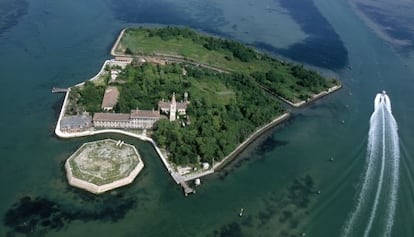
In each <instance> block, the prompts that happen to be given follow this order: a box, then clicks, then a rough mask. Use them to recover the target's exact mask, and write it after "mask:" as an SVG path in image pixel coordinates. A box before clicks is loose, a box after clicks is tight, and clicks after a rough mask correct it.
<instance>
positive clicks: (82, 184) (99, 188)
mask: <svg viewBox="0 0 414 237" xmlns="http://www.w3.org/2000/svg"><path fill="white" fill-rule="evenodd" d="M65 168H66V177H67V179H68V182H69V184H70V185H72V186H74V187H78V188H81V189H84V190H87V191H89V192H92V193H95V194H100V193H104V192H106V191H109V190H112V189H115V188H119V187H121V186H125V185H128V184H130V183H132V182H133V181H134V179H135V177H136V176H137V175H138V174H139V172H141V170H142V169H143V168H144V163H143V162H142V160H141V159H139V163H138V164H137V166H136V167H135V169H134V170H132V172H131V173H130V174H129V175H128V177H125V178H122V179H120V180H116V181H114V182H111V183H109V184H104V185H96V184H93V183H89V182H87V181H85V180H81V179H78V178H75V177H73V174H72V169H71V167H70V165H69V159H68V160H66V163H65Z"/></svg>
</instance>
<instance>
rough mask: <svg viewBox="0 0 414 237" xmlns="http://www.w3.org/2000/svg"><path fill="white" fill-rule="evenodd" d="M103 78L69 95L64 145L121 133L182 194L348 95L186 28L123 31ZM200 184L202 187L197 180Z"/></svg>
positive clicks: (300, 70)
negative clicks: (328, 99) (321, 103)
mask: <svg viewBox="0 0 414 237" xmlns="http://www.w3.org/2000/svg"><path fill="white" fill-rule="evenodd" d="M111 54H112V55H113V56H114V59H110V60H107V61H105V63H104V65H103V66H102V68H101V70H100V72H99V73H98V74H97V75H96V76H94V77H93V78H91V79H90V80H87V81H85V82H82V83H80V84H78V85H75V86H73V87H71V88H68V89H67V90H66V89H58V88H55V91H56V92H59V91H64V92H66V96H65V99H64V102H63V106H62V110H61V113H60V115H59V120H58V123H57V126H56V129H55V133H56V134H57V136H59V137H63V138H69V137H79V136H88V135H94V134H100V133H121V134H125V135H128V136H133V137H136V138H139V139H142V140H145V141H148V142H150V143H151V144H152V145H153V146H154V148H155V150H156V152H157V153H158V155H159V156H160V158H161V159H162V161H163V164H164V165H165V167H166V168H167V170H168V172H169V173H170V175H171V177H172V178H173V179H174V180H175V182H176V183H177V184H180V185H181V186H182V187H183V189H184V191H185V194H188V193H192V192H194V191H195V190H194V189H193V188H191V187H190V186H189V185H188V183H187V182H188V181H190V180H195V179H198V178H200V177H202V176H205V175H208V174H211V173H213V172H214V171H215V170H217V169H218V168H219V167H221V166H223V165H224V164H225V163H226V162H228V161H229V160H231V158H233V157H235V156H236V155H237V154H238V153H239V152H240V151H241V150H243V149H244V148H245V147H246V145H248V144H249V143H251V142H252V141H253V140H254V139H255V138H256V137H257V136H260V135H261V134H262V133H263V132H265V131H266V130H267V129H268V128H271V127H273V126H275V125H276V124H278V123H280V122H281V121H283V120H285V119H287V118H288V117H289V112H288V109H287V106H295V107H299V106H303V105H305V104H307V103H309V102H311V101H313V100H315V99H317V98H319V97H321V96H324V95H327V94H329V93H331V92H333V91H336V90H338V89H339V88H341V84H340V83H339V81H338V80H337V79H334V78H325V77H323V76H321V75H320V74H319V73H317V72H315V71H313V70H309V69H306V68H305V67H303V65H297V64H293V63H289V62H285V61H281V60H277V59H275V58H272V57H270V56H268V55H266V54H264V53H261V52H258V51H257V50H255V49H253V48H250V47H248V46H246V45H244V44H242V43H239V42H236V41H232V40H228V39H222V38H217V37H212V36H207V35H203V34H201V33H198V32H196V31H194V30H191V29H188V28H181V27H163V28H144V27H138V28H127V29H124V30H122V31H121V33H120V35H119V37H118V38H117V40H116V42H115V44H114V46H113V48H112V49H111ZM197 181H198V182H197V183H199V180H197Z"/></svg>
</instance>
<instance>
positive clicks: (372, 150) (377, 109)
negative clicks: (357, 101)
mask: <svg viewBox="0 0 414 237" xmlns="http://www.w3.org/2000/svg"><path fill="white" fill-rule="evenodd" d="M397 130H398V127H397V123H396V121H395V119H394V117H393V115H392V113H391V102H390V99H389V97H388V95H387V94H386V93H385V91H383V92H382V93H379V94H377V95H376V97H375V100H374V112H373V113H372V115H371V119H370V128H369V134H368V147H367V162H366V166H365V173H364V176H363V179H362V184H361V188H360V194H359V197H358V199H357V201H356V204H355V207H354V209H353V210H352V212H351V213H350V215H349V217H348V220H347V222H346V223H345V227H344V230H343V234H342V236H344V237H347V236H364V237H368V236H391V231H392V226H393V224H394V215H395V209H396V204H397V197H398V183H399V160H400V149H399V139H398V133H397Z"/></svg>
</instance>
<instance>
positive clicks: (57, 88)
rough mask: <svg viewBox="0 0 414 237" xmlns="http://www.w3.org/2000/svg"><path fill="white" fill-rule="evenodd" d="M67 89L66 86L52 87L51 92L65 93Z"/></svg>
mask: <svg viewBox="0 0 414 237" xmlns="http://www.w3.org/2000/svg"><path fill="white" fill-rule="evenodd" d="M67 91H68V89H67V88H59V87H53V88H52V93H66V92H67Z"/></svg>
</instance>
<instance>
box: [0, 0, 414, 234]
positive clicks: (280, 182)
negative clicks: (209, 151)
mask: <svg viewBox="0 0 414 237" xmlns="http://www.w3.org/2000/svg"><path fill="white" fill-rule="evenodd" d="M119 2H121V3H122V1H119ZM130 2H132V3H131V4H132V5H131V6H129V7H130V11H124V12H121V13H125V14H120V13H119V12H120V11H121V9H122V7H121V8H120V6H119V5H117V4H115V1H109V0H108V1H98V0H90V1H86V2H82V3H79V2H72V1H59V2H56V1H50V0H41V1H36V2H30V5H29V10H28V13H27V15H25V16H22V17H21V18H20V21H19V23H18V24H17V25H15V26H13V27H11V28H9V29H8V30H7V31H5V32H2V33H1V35H0V56H1V64H0V71H1V72H2V73H1V76H0V80H1V82H2V88H3V91H2V93H1V94H0V97H1V100H0V106H1V108H2V117H1V123H0V128H1V130H0V131H2V133H3V134H4V136H2V138H1V143H0V144H1V145H0V162H1V165H0V174H1V177H2V179H0V185H1V186H2V187H4V188H3V191H2V192H1V193H0V213H1V215H2V216H3V217H4V215H5V213H6V212H7V211H8V210H10V209H11V208H13V206H12V205H13V204H14V203H18V202H19V200H21V199H22V198H23V197H25V196H29V197H31V201H33V200H35V199H36V198H42V199H38V200H37V201H34V202H28V203H29V204H31V205H26V204H27V203H26V204H25V205H26V206H25V205H22V206H25V207H30V208H28V209H25V212H19V213H18V214H16V213H15V214H16V216H15V218H13V222H12V223H9V224H8V225H5V223H4V222H2V223H1V225H2V226H1V227H0V236H6V234H7V233H9V234H13V233H16V232H17V231H18V230H17V228H16V226H20V227H22V226H23V227H25V226H28V225H30V223H28V222H29V221H30V218H32V219H41V221H40V222H39V223H38V224H37V225H34V226H36V227H35V228H32V229H29V230H28V232H29V233H30V231H33V232H34V233H35V234H38V235H39V236H42V235H45V236H83V235H88V236H92V235H93V236H95V235H100V236H136V235H137V234H141V236H220V235H221V236H243V235H244V236H289V235H296V236H299V234H301V233H303V232H306V233H307V236H338V235H339V234H340V233H341V230H342V228H343V225H344V222H345V221H346V219H347V216H348V215H349V212H350V210H351V209H352V207H353V205H354V203H355V200H356V198H357V195H358V193H357V190H358V183H359V180H360V177H361V175H362V172H363V169H364V164H365V155H366V143H367V137H368V136H367V133H368V129H369V121H368V120H369V117H370V115H371V113H372V111H373V99H374V96H375V94H376V93H377V92H378V91H380V90H382V89H386V90H387V92H388V94H389V96H390V98H391V102H392V105H393V113H394V116H395V117H396V120H397V123H398V125H399V134H400V144H401V153H402V154H401V170H400V180H401V183H400V190H399V194H398V204H397V213H396V219H395V225H394V232H393V236H413V235H414V229H413V227H412V226H411V220H413V219H414V214H413V213H414V206H413V204H412V200H413V198H414V189H413V187H414V179H413V177H414V176H413V170H414V163H413V161H412V158H411V156H412V154H413V149H414V148H412V146H411V144H413V142H414V141H413V135H412V133H411V131H413V127H412V126H413V125H412V123H411V120H412V119H411V118H412V116H413V115H414V110H413V108H412V107H410V106H409V101H411V100H410V99H411V98H410V96H411V94H412V91H414V90H413V89H414V88H413V86H414V85H413V83H412V78H413V76H414V72H413V71H412V68H414V65H411V64H412V63H410V62H413V61H409V60H406V59H404V58H402V57H400V56H399V55H398V54H396V53H395V52H394V51H393V49H392V47H390V46H389V45H387V44H385V43H384V42H383V41H381V40H380V39H379V38H378V37H377V36H376V35H374V34H373V33H372V32H371V31H370V30H369V29H368V28H367V27H366V26H365V25H364V24H363V22H361V21H360V20H359V19H358V18H357V17H356V15H355V14H354V13H353V12H352V11H351V9H350V8H349V6H348V4H347V3H346V1H341V0H338V1H327V0H314V3H315V7H316V9H317V10H318V11H319V12H320V13H321V15H322V16H323V17H324V18H325V19H326V22H328V23H329V24H330V26H331V27H332V29H334V30H335V32H336V34H337V35H338V37H339V38H340V42H342V43H343V47H344V48H345V49H346V51H347V55H346V56H344V55H343V54H333V56H332V55H331V56H330V57H331V58H330V60H335V57H341V58H343V57H347V60H348V61H349V64H350V65H351V66H352V70H349V69H335V71H326V70H325V69H323V70H324V72H326V73H329V74H330V75H337V76H339V77H340V78H341V80H342V81H343V83H344V88H343V89H342V90H341V91H339V92H338V93H335V94H334V95H332V96H329V97H327V98H324V99H322V100H320V101H317V102H316V103H314V104H312V105H310V106H308V107H306V108H304V109H300V110H295V111H294V115H293V117H292V119H291V120H289V121H288V122H286V123H284V124H283V125H281V126H279V127H278V128H275V129H274V130H272V131H270V132H268V133H267V134H266V135H265V136H263V137H262V138H260V139H258V140H257V141H256V142H255V143H254V144H252V145H251V146H250V147H249V148H248V149H247V150H246V151H245V152H244V153H242V154H241V155H240V156H239V158H238V159H237V160H236V161H235V162H233V163H232V164H231V165H230V166H228V167H227V168H226V169H224V170H223V171H221V172H219V173H218V174H216V175H213V176H211V177H206V178H205V179H203V185H202V186H201V187H200V188H199V189H198V190H197V194H196V195H194V196H190V197H188V198H184V197H183V195H182V192H181V190H180V188H179V186H176V185H174V184H173V181H172V180H171V178H170V177H169V176H168V173H167V172H166V170H165V169H164V168H163V166H162V165H161V162H160V161H159V159H158V157H157V156H156V154H155V152H154V151H153V149H152V148H151V146H150V145H149V144H146V143H143V142H140V141H135V140H133V139H130V138H125V137H122V139H124V140H126V141H127V142H130V143H132V144H135V145H137V147H138V148H139V150H140V151H141V153H142V154H141V155H142V157H143V159H144V162H145V165H146V166H145V168H144V170H143V172H142V173H141V174H140V175H139V176H138V178H137V180H136V181H135V182H134V183H133V184H132V185H130V186H128V187H125V188H121V189H119V190H117V191H115V192H111V193H108V194H104V195H102V196H99V197H95V196H93V195H90V194H87V193H86V192H83V191H79V190H77V189H74V188H70V187H69V186H68V185H67V182H66V180H65V174H64V170H63V162H64V160H65V159H66V158H67V157H68V156H69V155H70V154H71V153H72V152H73V151H75V150H76V149H77V147H79V146H80V145H81V144H82V143H83V142H85V141H89V140H95V139H99V138H105V137H114V138H118V136H111V135H107V136H98V137H90V138H81V139H70V140H62V139H57V138H56V137H55V136H54V135H53V129H54V126H55V122H56V119H57V113H58V109H59V107H60V104H61V102H62V95H52V94H51V93H50V90H51V88H52V87H53V86H62V87H64V86H70V85H72V84H75V83H77V82H80V81H83V80H85V79H87V78H88V77H90V76H92V75H94V74H95V73H96V72H97V71H98V70H99V68H100V66H101V64H102V62H103V60H105V59H106V58H108V57H109V49H110V47H111V46H112V43H113V41H114V39H115V37H116V36H117V34H118V32H119V31H120V29H122V28H123V27H125V26H126V25H130V24H134V22H136V23H164V24H177V23H178V24H185V25H190V26H193V27H197V28H199V29H201V30H204V31H208V32H213V33H215V34H219V35H223V36H226V37H235V38H237V39H239V40H242V41H244V42H247V43H252V44H253V43H255V42H262V43H264V44H266V45H270V46H271V48H269V47H267V49H269V50H270V51H272V50H274V49H276V51H277V49H282V48H285V49H287V48H288V47H289V45H295V44H298V43H302V40H303V39H305V38H306V37H310V36H313V37H317V38H318V39H320V43H321V44H322V45H323V47H331V44H329V42H332V41H329V40H324V38H323V35H324V33H323V31H321V32H319V33H318V32H315V31H313V32H310V31H308V32H307V31H306V28H303V27H302V28H301V25H300V24H297V23H295V19H294V17H291V16H290V15H289V14H288V11H287V10H286V9H283V8H281V6H280V4H275V3H274V2H273V1H267V2H266V1H259V2H256V1H255V2H249V1H242V3H240V4H239V6H240V11H241V12H245V13H244V14H236V13H234V11H233V10H232V8H233V6H234V5H235V4H236V1H227V2H223V3H221V4H207V5H208V6H206V4H202V3H200V2H199V1H189V2H188V1H179V0H176V1H154V3H153V5H151V4H144V3H143V1H138V0H135V1H130ZM165 5H168V6H173V7H175V8H174V9H176V10H174V11H173V10H168V9H167V8H166V9H167V10H166V9H163V10H160V9H158V8H157V6H165ZM249 8H253V9H255V10H254V11H249ZM270 8H271V9H279V10H278V11H274V10H270V11H269V9H270ZM134 9H135V10H136V9H140V12H151V11H152V13H153V14H152V15H151V14H149V15H148V16H146V18H145V17H144V16H141V17H138V16H137V15H133V16H131V14H134ZM203 9H208V10H205V11H203ZM150 10H151V11H150ZM175 11H176V12H175ZM181 11H182V12H181ZM131 12H132V13H131ZM183 12H184V13H186V12H187V13H188V12H191V13H192V14H187V15H183ZM126 13H127V14H126ZM136 14H137V13H136ZM313 14H319V13H318V12H316V13H313ZM134 16H135V17H134ZM213 18H214V19H215V20H214V21H213V20H211V19H213ZM281 19H284V20H285V21H286V22H287V23H286V24H272V22H271V21H272V20H275V21H280V20H281ZM266 21H268V22H269V24H268V25H266V24H264V23H263V22H266ZM234 24H237V27H234ZM257 24H260V25H259V26H256V25H257ZM321 28H323V26H321ZM284 34H286V35H290V36H284V37H281V38H282V39H279V38H278V36H279V35H284ZM273 38H274V40H273ZM335 42H337V41H335ZM308 46H309V45H308ZM309 47H312V45H310V46H309ZM332 47H333V48H338V47H341V45H334V46H332ZM304 53H306V52H304ZM282 56H284V57H288V56H289V55H288V54H286V55H282ZM318 59H319V58H316V59H314V60H318ZM341 60H342V59H341ZM305 63H307V64H309V61H307V62H305ZM406 63H408V64H409V65H408V66H404V64H406ZM315 64H317V63H315ZM317 65H319V64H317ZM332 68H335V67H332ZM342 120H344V121H345V123H344V124H342V123H341V121H342ZM332 156H333V157H335V161H334V162H329V161H328V160H329V158H330V157H332ZM307 177H308V178H307ZM309 177H310V178H309ZM295 180H296V181H295ZM317 190H320V191H321V193H320V194H319V195H317V194H316V193H317ZM26 201H27V200H26ZM53 205H56V208H57V210H53V211H51V212H50V213H51V214H50V216H47V215H46V214H44V216H43V217H42V216H39V213H42V211H41V210H46V209H48V208H47V207H48V206H53ZM241 207H243V208H244V215H243V217H242V218H240V217H239V216H238V213H239V210H240V208H241ZM19 210H20V211H22V210H21V209H19ZM367 215H368V213H367ZM40 217H41V218H40ZM28 218H29V219H28ZM46 219H47V220H51V223H54V224H55V225H56V226H54V227H53V225H51V224H50V223H49V224H48V223H43V225H42V223H41V222H42V221H44V220H46ZM13 225H14V227H15V228H14V229H13ZM374 228H375V226H374Z"/></svg>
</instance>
